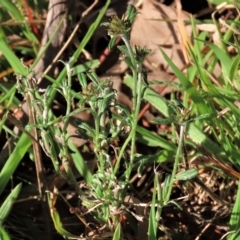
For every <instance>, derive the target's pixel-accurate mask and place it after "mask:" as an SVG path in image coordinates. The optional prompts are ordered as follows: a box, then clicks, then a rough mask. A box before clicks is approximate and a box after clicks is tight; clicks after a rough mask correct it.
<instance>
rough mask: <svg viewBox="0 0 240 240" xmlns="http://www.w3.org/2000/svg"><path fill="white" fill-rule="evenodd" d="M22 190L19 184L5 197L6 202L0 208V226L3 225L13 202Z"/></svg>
mask: <svg viewBox="0 0 240 240" xmlns="http://www.w3.org/2000/svg"><path fill="white" fill-rule="evenodd" d="M21 188H22V184H21V183H19V184H18V185H17V186H16V187H15V188H14V189H13V190H12V192H11V193H10V194H9V195H8V196H7V198H6V200H5V201H4V202H3V204H2V205H1V207H0V225H2V224H3V222H4V221H5V219H6V218H7V216H8V215H9V213H10V211H11V209H12V207H13V204H14V202H15V200H16V199H17V197H18V195H19V193H20V191H21Z"/></svg>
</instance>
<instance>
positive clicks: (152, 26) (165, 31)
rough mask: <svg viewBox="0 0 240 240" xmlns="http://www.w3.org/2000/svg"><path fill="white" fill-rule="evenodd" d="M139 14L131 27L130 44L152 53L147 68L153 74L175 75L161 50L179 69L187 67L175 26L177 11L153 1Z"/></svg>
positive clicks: (147, 0) (145, 4)
mask: <svg viewBox="0 0 240 240" xmlns="http://www.w3.org/2000/svg"><path fill="white" fill-rule="evenodd" d="M139 12H140V14H138V15H137V17H136V20H135V22H134V24H133V27H132V32H131V43H132V45H139V46H142V47H143V46H146V47H147V48H149V49H151V50H152V51H151V53H150V54H149V55H148V56H147V58H146V61H145V62H144V64H145V65H147V66H148V68H149V69H151V70H154V69H156V68H158V69H159V68H160V69H164V70H165V71H167V72H169V73H172V70H171V69H170V68H169V66H168V64H167V63H166V61H165V60H164V58H163V56H162V54H161V52H160V51H159V48H161V49H162V50H163V51H164V52H165V53H166V54H167V55H168V56H169V57H171V59H172V60H173V62H174V63H175V64H176V65H177V67H178V68H182V67H183V66H184V65H185V63H184V57H183V54H182V50H181V41H180V39H181V38H180V34H179V29H178V25H177V22H176V20H177V14H176V11H175V10H174V9H173V8H172V7H170V6H165V5H164V4H161V3H157V2H155V1H153V0H145V1H144V2H143V7H142V9H141V10H139ZM182 18H183V20H188V19H189V18H188V15H187V14H186V13H184V12H182ZM190 29H191V28H190V26H189V27H187V33H188V35H190V34H191V30H190Z"/></svg>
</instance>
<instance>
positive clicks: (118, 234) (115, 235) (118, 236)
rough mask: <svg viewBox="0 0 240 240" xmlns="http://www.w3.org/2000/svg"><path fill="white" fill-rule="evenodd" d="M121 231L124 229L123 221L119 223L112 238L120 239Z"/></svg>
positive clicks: (114, 239)
mask: <svg viewBox="0 0 240 240" xmlns="http://www.w3.org/2000/svg"><path fill="white" fill-rule="evenodd" d="M121 231H122V227H121V223H118V225H117V227H116V229H115V232H114V235H113V238H112V239H113V240H120V239H121Z"/></svg>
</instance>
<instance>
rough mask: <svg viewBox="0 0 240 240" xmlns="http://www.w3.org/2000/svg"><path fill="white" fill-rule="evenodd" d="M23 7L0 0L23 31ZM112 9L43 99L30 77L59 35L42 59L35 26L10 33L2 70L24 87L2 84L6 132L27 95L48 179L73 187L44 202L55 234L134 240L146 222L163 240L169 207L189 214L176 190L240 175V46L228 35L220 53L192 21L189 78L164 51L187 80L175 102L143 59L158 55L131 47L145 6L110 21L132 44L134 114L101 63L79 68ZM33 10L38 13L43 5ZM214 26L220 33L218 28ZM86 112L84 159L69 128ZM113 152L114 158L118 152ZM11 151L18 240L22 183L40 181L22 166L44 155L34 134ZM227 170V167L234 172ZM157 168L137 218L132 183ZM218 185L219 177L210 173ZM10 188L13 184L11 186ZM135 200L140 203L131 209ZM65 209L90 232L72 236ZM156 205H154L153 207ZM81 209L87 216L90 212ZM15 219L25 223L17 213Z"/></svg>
mask: <svg viewBox="0 0 240 240" xmlns="http://www.w3.org/2000/svg"><path fill="white" fill-rule="evenodd" d="M17 2H18V4H20V6H18V7H16V6H15V5H14V4H12V3H11V2H6V1H0V3H1V4H2V5H3V6H4V8H2V9H1V10H0V11H2V16H3V22H4V21H7V20H8V19H10V18H11V19H12V20H14V21H15V22H16V23H17V22H19V21H23V19H24V15H23V9H22V8H23V6H21V1H17ZM109 3H110V1H107V2H106V4H105V5H104V7H103V8H102V9H101V11H100V12H99V13H98V16H97V17H96V20H95V21H94V22H93V23H92V25H91V26H90V27H89V29H88V31H87V33H86V34H85V36H84V38H83V39H82V40H81V43H80V44H79V46H78V47H77V49H76V50H75V52H74V53H73V54H72V56H69V61H65V62H64V61H62V63H63V68H62V71H61V72H60V73H59V74H58V77H56V79H54V78H53V77H52V76H46V78H47V79H48V80H49V84H50V85H49V87H48V88H47V89H46V90H45V91H44V92H43V93H42V94H40V93H39V92H38V91H37V90H36V89H35V88H34V87H32V86H31V85H30V84H29V79H32V69H33V68H34V66H35V65H36V64H37V62H38V61H39V60H40V58H41V56H42V54H43V53H44V51H46V49H47V48H48V47H49V45H50V44H51V39H52V38H53V36H54V34H56V32H57V31H58V28H57V29H56V31H55V32H54V33H53V36H52V37H51V39H50V40H49V42H48V43H47V45H46V46H45V48H44V49H43V52H42V54H39V55H38V57H37V56H36V54H37V52H38V49H37V48H38V47H37V45H36V43H37V42H38V40H37V38H36V37H35V35H34V33H33V31H32V29H31V28H30V27H29V25H28V24H25V23H22V24H16V26H14V27H11V26H8V25H6V26H5V25H2V26H0V51H1V52H2V56H1V58H0V63H1V65H2V66H3V68H2V70H3V71H4V70H6V69H9V68H11V69H12V71H13V72H14V73H15V74H16V78H17V79H18V81H17V83H16V84H3V83H1V82H0V91H1V92H2V94H1V95H0V103H1V106H2V109H3V110H4V111H3V115H2V121H1V123H0V131H1V133H2V134H3V135H5V134H9V135H14V134H13V132H12V129H11V128H9V126H8V125H7V124H6V113H7V111H8V110H10V109H13V108H17V107H18V105H19V104H20V100H19V94H18V95H17V94H16V93H17V91H18V93H20V94H22V96H23V97H26V96H27V95H30V96H31V98H32V103H33V104H32V106H31V107H32V108H33V109H34V111H33V112H34V116H35V117H36V123H32V124H29V125H28V126H26V130H27V131H29V130H32V129H34V128H35V129H37V130H38V132H39V139H37V140H38V141H39V142H40V143H41V146H42V147H43V154H44V155H46V156H48V158H49V159H48V160H49V161H48V162H47V164H46V162H45V163H44V164H45V165H47V168H48V172H51V173H52V174H53V175H54V176H55V177H56V179H61V180H63V181H64V184H63V185H64V187H63V186H61V187H59V189H56V188H50V187H49V185H48V186H45V187H46V188H48V190H47V192H46V193H44V194H45V195H46V198H47V203H48V209H49V212H50V216H51V223H52V228H54V230H53V232H54V233H58V234H59V235H61V236H62V237H64V238H65V239H77V238H78V237H79V235H80V234H85V233H86V232H88V233H89V232H94V229H95V227H98V228H101V227H103V226H105V227H104V228H103V231H102V232H101V234H99V235H98V234H97V233H96V232H95V234H96V238H97V239H101V237H102V236H109V237H110V238H111V239H114V240H118V239H126V238H127V236H128V234H132V232H135V234H137V233H138V231H139V230H140V229H138V227H137V226H138V220H139V219H140V218H142V217H144V218H143V219H144V220H143V221H144V224H145V225H146V226H147V228H148V231H147V234H148V239H149V240H152V239H157V238H158V236H159V232H163V233H164V231H165V232H166V231H167V230H163V229H164V219H163V218H164V216H166V215H164V210H165V209H168V207H169V206H170V207H172V209H173V210H172V211H173V212H174V211H178V210H176V209H181V203H182V202H181V200H178V199H175V198H174V197H173V196H175V195H174V194H175V192H176V189H177V188H176V186H178V187H179V189H181V194H179V196H182V195H186V194H185V192H184V190H183V189H188V187H187V186H189V185H191V184H194V183H197V182H199V179H201V176H200V175H199V176H198V170H199V172H200V170H202V169H205V168H206V165H207V166H208V167H210V168H211V169H212V171H213V172H214V174H215V176H217V177H216V179H218V180H219V179H222V181H232V179H233V175H234V174H232V171H234V170H233V169H235V171H236V172H238V171H239V170H240V162H239V159H240V152H239V147H238V146H239V143H240V134H239V130H240V129H239V128H240V125H239V121H238V119H239V117H240V111H239V108H238V107H237V105H236V104H235V103H236V101H237V100H238V99H239V91H240V89H239V88H240V85H239V74H238V69H239V63H240V57H239V54H235V55H234V54H230V53H229V52H228V51H227V48H228V46H230V45H231V46H232V47H233V48H235V50H236V51H239V46H238V40H237V38H236V37H235V36H234V33H233V32H232V31H231V30H230V29H228V31H226V33H223V34H222V36H221V39H220V44H219V45H218V46H217V45H215V44H214V43H212V42H209V37H210V36H209V33H207V32H201V33H198V32H197V30H196V21H195V19H194V18H192V19H191V26H192V29H193V38H192V41H193V45H192V46H186V47H187V48H188V56H189V59H190V63H191V64H190V65H189V67H188V68H186V70H185V71H182V70H181V69H179V68H178V67H177V66H176V65H175V64H174V60H171V58H170V57H169V56H168V55H167V54H166V53H165V52H164V51H163V50H162V49H159V52H161V54H162V55H163V57H164V59H165V61H166V62H167V64H168V65H169V66H170V67H171V69H172V71H173V73H174V75H175V76H176V77H177V79H178V80H179V83H177V84H175V87H176V88H177V93H178V94H175V93H172V94H171V96H170V99H166V98H164V97H162V96H160V95H159V94H158V93H157V92H155V91H154V90H153V89H152V88H151V82H149V81H148V80H147V78H146V75H145V74H146V72H145V69H144V65H143V61H144V59H145V58H146V56H147V55H148V54H149V52H150V50H148V49H146V48H142V47H139V46H137V47H132V46H131V45H130V26H131V24H133V22H134V18H135V16H136V10H135V8H133V7H131V6H130V7H129V8H128V10H127V12H126V16H125V17H124V18H122V19H121V18H117V17H115V18H113V19H112V20H111V21H110V22H109V23H103V24H102V25H103V26H105V29H106V31H108V33H109V35H111V36H112V39H111V41H110V43H109V46H110V47H112V46H113V45H114V42H115V41H116V40H117V38H118V37H121V38H122V40H123V45H122V46H119V47H118V49H119V51H120V52H122V53H123V54H124V60H125V62H126V63H127V64H128V66H129V69H130V71H129V73H128V74H126V76H125V78H124V83H125V84H126V85H127V86H128V87H129V88H130V89H131V94H132V109H128V108H127V107H126V106H123V105H122V104H120V103H118V102H117V101H116V91H115V90H114V89H113V86H112V82H111V79H110V80H109V79H106V80H100V78H99V76H98V75H97V74H96V72H95V71H94V69H95V68H96V67H97V66H98V65H99V61H98V60H92V61H88V62H86V63H84V64H80V63H79V62H78V59H79V56H80V54H81V53H82V51H83V49H84V48H85V47H86V46H87V45H88V43H89V41H90V39H91V38H92V36H93V34H94V32H95V31H96V29H97V27H98V26H99V25H100V23H101V21H102V18H103V16H104V14H105V13H106V10H107V9H108V7H109ZM214 3H216V2H214ZM31 4H33V6H35V5H34V2H31ZM213 22H214V23H215V24H216V26H217V27H218V25H217V20H214V21H213ZM236 22H237V19H236V21H232V23H231V27H232V28H236V27H237V26H236ZM60 27H61V25H60V24H59V28H60ZM13 31H17V32H19V33H20V36H21V38H24V39H25V40H27V41H28V42H29V43H31V47H29V48H28V49H27V48H25V49H24V48H22V51H21V55H22V56H23V57H25V56H26V57H27V56H34V58H35V61H34V62H33V63H32V65H31V66H30V67H25V66H24V65H23V63H22V61H21V60H20V59H19V56H18V55H17V52H18V53H19V48H14V47H11V46H10V45H9V43H8V36H10V35H11V34H12V32H13ZM38 44H39V43H38ZM205 46H207V47H208V52H207V53H203V51H202V49H203V48H204V47H205ZM216 65H219V67H220V68H221V73H220V74H219V75H218V76H215V75H214V73H213V71H214V68H215V67H216ZM11 77H12V75H10V74H6V75H5V78H7V79H10V78H11ZM76 79H77V80H78V85H79V86H80V87H81V91H80V92H75V91H74V89H73V87H72V85H73V80H76ZM89 82H91V85H90V84H89ZM161 84H166V85H169V84H170V83H165V82H162V83H161ZM57 93H59V94H60V95H61V98H62V99H64V100H65V103H66V106H65V107H66V109H65V114H64V115H63V116H61V117H58V118H57V117H55V115H54V114H53V110H52V108H51V106H52V103H53V101H54V99H56V95H57ZM176 98H177V99H176ZM73 102H75V103H76V104H77V106H78V107H77V108H76V109H74V110H73V109H72V104H73ZM142 103H150V105H151V106H152V107H153V108H154V111H155V116H156V118H154V119H153V121H152V122H150V123H149V124H150V125H151V126H152V127H156V126H157V125H160V126H165V127H166V132H165V133H159V134H157V133H156V132H154V131H152V130H151V128H147V127H143V126H141V124H140V122H139V121H138V116H139V113H140V110H141V104H142ZM224 109H229V111H228V112H227V113H225V114H222V115H219V113H220V112H221V111H222V110H224ZM83 111H87V112H88V113H90V114H91V116H92V121H93V123H92V124H90V123H89V122H87V121H84V120H82V119H75V122H74V124H75V126H76V127H77V132H76V135H78V137H79V138H81V139H84V140H86V144H85V145H84V146H82V147H81V151H79V149H77V148H76V146H75V145H74V144H73V143H72V142H71V140H70V136H69V135H68V131H67V127H68V125H69V122H70V121H71V118H72V117H73V116H74V115H75V114H78V113H81V112H83ZM58 122H61V123H62V126H63V127H62V129H61V130H60V129H59V127H58V126H56V123H58ZM176 133H177V134H176ZM185 145H186V146H185ZM138 146H144V148H146V149H150V150H151V151H150V153H148V154H146V155H144V154H142V153H140V152H136V149H139V147H138ZM87 148H91V151H92V153H91V154H94V156H95V159H96V160H97V163H96V166H95V168H94V171H92V169H90V168H89V165H88V163H87V162H86V161H85V159H84V157H83V155H84V154H82V153H84V152H87V151H85V149H87ZM110 150H111V151H112V152H113V153H110ZM184 150H185V151H186V152H183V151H184ZM9 153H10V154H9V157H8V159H7V160H6V162H5V163H4V166H3V168H2V169H1V171H0V194H1V197H2V199H5V200H4V201H1V206H0V220H1V223H0V234H1V237H2V239H4V240H5V239H10V236H11V234H12V233H10V234H9V233H8V226H9V225H8V223H11V221H12V220H11V219H12V218H11V217H12V216H11V210H12V209H14V202H15V201H16V200H17V198H18V196H19V195H21V194H20V193H21V187H22V183H18V182H19V179H22V180H23V181H21V182H24V184H26V183H28V184H29V185H31V184H32V185H34V186H36V185H37V180H36V179H31V180H29V179H28V177H27V176H24V177H22V175H21V173H20V174H19V172H18V169H20V168H21V164H25V163H26V161H27V162H28V161H29V162H28V163H29V165H31V163H32V162H31V160H30V159H32V160H33V162H37V156H36V155H34V154H33V152H32V144H31V139H30V138H29V137H28V136H27V135H26V134H24V133H23V134H22V135H21V136H20V137H16V138H15V145H14V149H12V150H11V149H10V152H9ZM185 153H186V154H185ZM186 155H187V156H186ZM199 156H202V157H206V158H207V157H208V161H209V162H207V163H202V164H199V165H198V166H193V167H192V166H190V168H189V167H187V164H186V166H185V167H183V165H184V161H188V160H190V159H194V158H197V157H199ZM209 156H210V157H209ZM211 156H212V159H219V160H220V164H217V163H216V162H214V163H213V165H212V163H211V162H210V161H211ZM26 159H27V160H26ZM221 163H223V164H221ZM72 165H74V167H72ZM223 165H224V166H227V167H225V168H224V166H223ZM149 166H151V167H152V173H151V174H149V175H150V176H151V177H150V180H149V182H150V183H149V184H150V185H149V186H148V188H147V190H146V191H148V192H147V194H145V195H144V196H145V197H146V199H144V200H143V202H141V204H145V205H144V208H145V210H146V212H147V214H146V215H145V216H137V214H136V212H137V211H136V208H137V207H133V205H134V204H136V206H138V205H137V203H136V202H134V198H138V197H139V196H138V194H137V190H136V189H134V188H135V186H134V184H131V178H132V177H133V176H134V175H136V174H137V176H138V178H141V177H142V175H143V174H144V171H145V169H147V167H149ZM161 166H164V173H163V170H161V171H160V170H159V169H160V168H161ZM228 166H231V168H229V167H228ZM19 176H21V178H20V177H19ZM208 177H209V178H210V174H209V176H208ZM12 179H14V180H12ZM15 179H17V180H15ZM30 181H31V183H30ZM48 181H50V180H49V179H48ZM219 181H220V180H219ZM10 182H11V183H12V184H13V186H10ZM80 182H81V184H80ZM179 182H180V184H179ZM177 184H179V185H177ZM26 185H27V184H26ZM238 185H239V184H238ZM235 188H236V189H235V192H234V194H235V195H236V198H235V202H233V201H232V202H231V203H230V205H229V206H228V207H229V209H231V211H232V214H231V217H230V219H229V234H228V236H227V239H231V240H232V239H238V238H239V224H240V221H239V217H238V216H239V215H240V208H239V197H240V190H239V187H238V189H237V186H236V184H235ZM10 189H11V190H12V191H11V192H10V191H9V190H10ZM66 189H67V190H66ZM150 189H151V190H150ZM64 191H65V192H64ZM66 192H67V193H69V194H70V193H71V194H72V195H73V196H74V197H75V198H76V199H77V200H78V205H76V206H77V207H76V206H75V208H73V207H72V206H71V205H70V203H69V202H70V201H68V200H67V194H66ZM224 193H225V192H224ZM226 193H227V189H226ZM214 194H215V193H213V195H214ZM74 197H73V198H74ZM129 197H130V198H131V200H132V201H133V202H131V201H130V202H127V201H126V198H129ZM220 198H222V200H224V201H228V198H226V197H225V198H224V196H221V197H220ZM61 201H62V202H65V203H66V205H67V207H66V208H67V209H74V215H75V216H76V218H75V222H76V224H81V226H83V227H84V231H82V232H81V233H80V232H78V233H75V232H72V228H70V230H69V229H68V227H66V226H65V225H64V221H65V218H64V215H62V212H61V208H59V207H58V203H59V202H61ZM146 202H150V203H149V204H146ZM131 204H132V205H131ZM183 204H184V203H183ZM129 206H132V207H129ZM210 206H211V205H210ZM138 207H139V206H138ZM79 209H84V210H85V213H83V212H81V211H80V210H79ZM78 210H79V211H78ZM72 211H73V210H72ZM9 214H10V215H9ZM14 214H15V215H16V212H14ZM85 215H86V216H87V217H85ZM18 217H19V216H17V218H18ZM88 221H89V222H88ZM25 222H28V223H26V224H25V226H24V228H25V229H36V231H39V232H41V234H40V235H44V232H43V230H42V229H41V227H39V226H38V225H36V224H35V223H34V222H33V221H32V218H31V217H29V216H28V217H27V218H26V219H25V221H24V223H25ZM90 223H91V224H90ZM5 224H6V225H5ZM21 224H22V223H21ZM21 224H20V223H19V226H16V229H17V228H18V227H19V228H20V227H21V226H22V225H21ZM189 227H190V228H191V226H189ZM126 230H128V231H126ZM175 230H176V229H172V232H171V231H170V233H171V234H172V235H174V234H178V233H177V232H175ZM13 232H14V231H13ZM23 232H24V231H23ZM35 234H36V232H35ZM37 235H38V236H37V237H38V239H41V237H40V235H39V234H37ZM182 237H183V235H182ZM185 237H186V236H185ZM29 238H31V237H30V236H29ZM89 239H90V238H89ZM183 239H185V238H184V237H183ZM186 239H187V238H186Z"/></svg>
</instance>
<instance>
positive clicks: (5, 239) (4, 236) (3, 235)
mask: <svg viewBox="0 0 240 240" xmlns="http://www.w3.org/2000/svg"><path fill="white" fill-rule="evenodd" d="M0 239H1V240H11V238H10V237H9V235H8V233H7V232H6V230H5V229H4V228H3V227H2V226H0Z"/></svg>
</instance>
